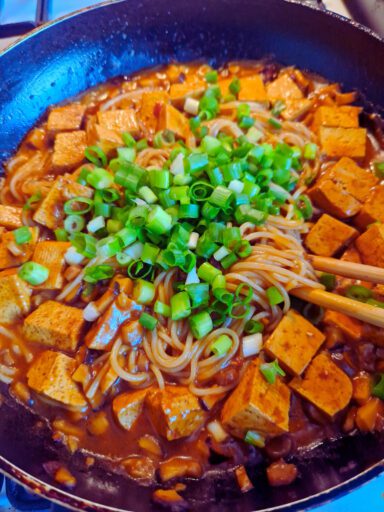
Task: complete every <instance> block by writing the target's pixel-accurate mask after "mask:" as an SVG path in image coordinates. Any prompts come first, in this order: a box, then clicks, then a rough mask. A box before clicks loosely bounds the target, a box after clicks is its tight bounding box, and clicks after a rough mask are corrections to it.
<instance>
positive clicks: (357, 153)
mask: <svg viewBox="0 0 384 512" xmlns="http://www.w3.org/2000/svg"><path fill="white" fill-rule="evenodd" d="M319 139H320V145H321V149H322V151H323V153H325V154H326V155H327V156H329V157H341V156H349V157H351V158H363V157H364V156H365V151H366V141H367V130H366V129H365V128H343V127H339V126H338V127H330V126H321V127H320V129H319Z"/></svg>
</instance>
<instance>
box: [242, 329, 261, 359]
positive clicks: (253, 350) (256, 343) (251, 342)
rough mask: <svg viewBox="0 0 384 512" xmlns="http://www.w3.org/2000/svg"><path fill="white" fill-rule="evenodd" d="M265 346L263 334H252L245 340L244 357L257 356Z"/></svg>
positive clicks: (245, 337)
mask: <svg viewBox="0 0 384 512" xmlns="http://www.w3.org/2000/svg"><path fill="white" fill-rule="evenodd" d="M262 345H263V335H262V334H261V332H258V333H256V334H250V335H249V336H244V338H243V356H244V357H250V356H255V355H256V354H258V353H259V352H260V350H261V347H262Z"/></svg>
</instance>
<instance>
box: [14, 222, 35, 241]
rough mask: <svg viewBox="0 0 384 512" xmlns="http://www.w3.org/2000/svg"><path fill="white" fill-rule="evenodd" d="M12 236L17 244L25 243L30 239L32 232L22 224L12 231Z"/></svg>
mask: <svg viewBox="0 0 384 512" xmlns="http://www.w3.org/2000/svg"><path fill="white" fill-rule="evenodd" d="M13 236H14V237H15V242H16V243H17V244H18V245H22V244H26V243H27V242H29V241H30V240H31V239H32V233H31V230H30V228H29V227H28V226H22V227H21V228H17V229H15V230H14V231H13Z"/></svg>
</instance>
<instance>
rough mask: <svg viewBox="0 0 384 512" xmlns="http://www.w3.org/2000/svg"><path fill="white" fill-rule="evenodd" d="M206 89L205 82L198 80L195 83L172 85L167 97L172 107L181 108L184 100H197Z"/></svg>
mask: <svg viewBox="0 0 384 512" xmlns="http://www.w3.org/2000/svg"><path fill="white" fill-rule="evenodd" d="M206 88H207V84H206V82H203V81H202V80H198V81H195V82H183V83H181V84H180V83H175V84H172V85H171V87H170V88H169V97H170V99H171V101H172V103H173V104H174V105H176V106H177V107H180V108H181V107H183V106H184V102H185V100H186V98H197V97H199V96H201V95H202V94H203V92H204V91H205V89H206Z"/></svg>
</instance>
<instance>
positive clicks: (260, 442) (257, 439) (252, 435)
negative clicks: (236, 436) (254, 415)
mask: <svg viewBox="0 0 384 512" xmlns="http://www.w3.org/2000/svg"><path fill="white" fill-rule="evenodd" d="M244 441H245V442H246V443H248V444H252V445H253V446H256V447H257V448H264V446H265V439H264V437H263V436H262V435H261V434H259V433H258V432H255V431H254V430H248V432H247V433H246V434H245V437H244Z"/></svg>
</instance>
